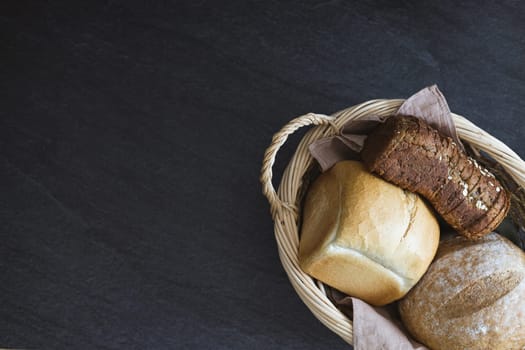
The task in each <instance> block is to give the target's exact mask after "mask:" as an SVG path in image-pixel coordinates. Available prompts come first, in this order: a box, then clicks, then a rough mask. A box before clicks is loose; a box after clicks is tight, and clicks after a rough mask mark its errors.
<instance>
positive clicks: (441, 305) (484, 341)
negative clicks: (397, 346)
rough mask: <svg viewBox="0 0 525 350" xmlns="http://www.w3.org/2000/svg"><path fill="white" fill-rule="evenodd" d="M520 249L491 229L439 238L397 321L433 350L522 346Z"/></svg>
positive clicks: (523, 262) (523, 269) (523, 264)
mask: <svg viewBox="0 0 525 350" xmlns="http://www.w3.org/2000/svg"><path fill="white" fill-rule="evenodd" d="M524 276H525V254H524V253H523V251H521V249H519V248H518V247H516V246H515V245H514V244H512V243H511V242H510V241H508V240H507V239H505V238H503V237H501V236H499V235H497V234H495V233H492V234H489V235H487V236H485V237H483V238H482V239H480V240H478V241H469V240H467V239H465V238H464V237H456V238H453V239H450V240H448V241H445V242H444V243H442V244H441V245H440V247H439V249H438V253H437V255H436V258H435V260H434V262H433V263H432V265H430V268H429V269H428V271H427V273H426V274H425V275H424V276H423V278H422V279H421V281H420V282H419V283H418V284H417V285H416V286H415V287H414V288H413V289H412V290H411V291H410V292H409V293H408V295H407V296H406V297H405V298H404V299H403V300H402V301H401V302H400V303H399V310H400V313H401V317H402V320H403V323H404V324H405V326H406V327H407V328H408V330H409V331H410V333H411V334H412V335H413V336H414V337H415V338H416V339H417V340H419V341H420V342H422V343H424V344H426V345H427V346H429V347H430V348H432V349H434V350H440V349H444V350H454V349H480V350H481V349H483V350H486V349H491V350H500V349H501V350H503V349H505V350H510V349H523V348H524V347H525V298H524V297H523V296H524V295H525V280H524Z"/></svg>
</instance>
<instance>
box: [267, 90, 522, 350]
mask: <svg viewBox="0 0 525 350" xmlns="http://www.w3.org/2000/svg"><path fill="white" fill-rule="evenodd" d="M403 102H404V100H403V99H378V100H370V101H366V102H363V103H360V104H357V105H354V106H352V107H348V108H346V109H343V110H341V111H339V112H336V113H334V114H333V115H331V116H327V115H323V114H314V113H309V114H306V115H303V116H300V117H298V118H295V119H293V120H291V121H290V122H289V123H288V124H286V125H285V126H284V127H283V128H282V129H281V130H280V131H279V132H277V133H276V134H275V135H274V136H273V138H272V142H271V144H270V146H269V147H268V149H267V150H266V152H265V155H264V160H263V167H262V170H261V182H262V185H263V193H264V194H265V195H266V197H267V198H268V201H269V203H270V207H271V212H272V217H273V220H274V223H275V224H274V231H275V237H276V240H277V247H278V251H279V257H280V260H281V263H282V265H283V267H284V269H285V271H286V273H287V275H288V278H289V280H290V282H291V284H292V286H293V287H294V289H295V291H296V292H297V294H298V295H299V297H300V298H301V300H302V301H303V302H304V303H305V304H306V306H307V307H308V308H309V309H310V311H311V312H312V313H313V314H314V315H315V317H316V318H317V319H318V320H319V321H321V322H322V323H323V324H324V325H325V326H326V327H328V328H329V329H330V330H332V331H333V332H335V333H336V334H338V335H339V336H340V337H341V338H343V340H345V341H346V342H347V343H349V344H352V343H353V339H352V337H353V328H352V321H351V320H350V319H349V318H348V317H346V316H345V315H344V314H343V313H342V312H340V311H339V310H338V309H337V308H336V307H335V306H334V305H333V303H332V302H331V301H330V300H329V299H328V297H327V295H326V292H325V289H324V286H323V284H322V283H320V282H318V281H316V280H314V279H313V278H311V277H310V276H308V275H307V274H306V273H304V272H303V271H302V270H301V268H300V267H299V264H298V246H299V232H298V230H299V227H298V223H299V213H300V210H299V200H300V197H301V191H302V190H304V189H303V178H304V175H305V174H306V173H307V171H308V170H309V169H310V167H311V165H312V164H313V158H312V157H311V156H310V153H309V151H308V146H309V145H310V144H311V143H312V142H313V141H315V140H318V139H320V138H323V137H327V136H331V135H334V134H335V133H337V132H338V130H339V129H340V128H341V127H342V126H343V125H344V124H345V123H346V122H348V121H349V120H357V119H360V118H362V117H364V116H366V115H370V114H376V115H378V116H385V117H386V116H390V115H393V114H394V113H395V112H396V111H397V110H398V109H399V107H400V106H401V104H402V103H403ZM452 117H453V119H454V122H455V124H456V129H457V132H458V135H459V137H460V138H461V139H462V140H463V141H464V142H466V143H468V144H469V145H470V147H471V148H472V149H473V150H474V151H478V152H479V151H480V150H481V151H484V152H486V153H487V154H489V155H490V156H491V157H492V158H493V159H494V160H495V161H496V162H498V163H499V164H500V165H501V166H502V167H503V168H504V169H505V170H506V172H507V173H508V174H509V175H510V176H511V177H512V179H513V180H514V181H515V182H516V184H518V185H519V186H520V187H521V188H525V162H524V161H523V160H522V159H521V158H520V157H519V156H518V155H517V154H516V153H515V152H514V151H512V150H511V149H510V148H509V147H508V146H507V145H505V144H504V143H503V142H501V141H500V140H498V139H496V138H495V137H493V136H492V135H490V134H489V133H487V132H485V131H484V130H482V129H480V128H479V127H477V126H476V125H475V124H474V123H472V122H470V121H469V120H468V119H467V118H465V117H463V116H461V115H458V114H455V113H452ZM310 125H315V127H313V128H311V129H310V130H309V131H308V132H307V133H306V134H305V135H304V136H303V138H302V139H301V141H300V143H299V145H298V146H297V149H296V151H295V153H294V155H293V156H292V158H291V160H290V162H289V163H288V166H287V167H286V169H285V171H284V173H283V176H282V179H281V182H280V185H279V188H278V190H277V191H275V189H274V188H273V185H272V166H273V164H274V162H275V157H276V155H277V153H278V151H279V148H280V147H281V146H282V145H283V144H284V143H285V142H286V140H287V138H288V136H290V135H291V134H293V133H294V132H295V131H296V130H297V129H299V128H301V127H303V126H310Z"/></svg>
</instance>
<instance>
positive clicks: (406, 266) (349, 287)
mask: <svg viewBox="0 0 525 350" xmlns="http://www.w3.org/2000/svg"><path fill="white" fill-rule="evenodd" d="M438 243H439V225H438V223H437V220H436V218H435V216H434V214H433V212H432V210H431V209H430V208H429V207H428V206H427V204H425V202H424V201H423V200H422V199H421V198H420V197H419V196H418V195H416V194H414V193H411V192H409V191H404V190H402V189H401V188H399V187H398V186H395V185H392V184H391V183H388V182H387V181H385V180H383V179H381V178H379V177H378V176H376V175H373V174H371V173H370V172H368V171H367V170H366V169H365V167H364V165H363V164H362V163H360V162H356V161H343V162H339V163H337V164H336V165H335V166H334V167H332V168H331V169H330V170H329V171H327V172H325V173H323V174H321V175H320V177H319V178H318V179H317V180H316V181H314V183H313V184H312V185H311V186H310V188H309V191H308V194H307V197H306V200H305V205H304V209H303V222H302V229H301V241H300V247H299V263H300V266H301V267H302V269H303V270H304V271H305V272H307V273H308V274H310V275H311V276H313V277H315V278H317V279H319V280H321V281H323V282H324V283H326V284H328V285H330V286H332V287H334V288H336V289H338V290H340V291H342V292H344V293H346V294H349V295H352V296H355V297H358V298H360V299H362V300H364V301H367V302H368V303H370V304H373V305H385V304H388V303H391V302H393V301H395V300H398V299H400V298H402V297H403V296H404V295H405V294H406V293H407V292H408V290H409V289H410V288H411V287H412V286H414V285H415V283H416V282H417V281H418V280H419V279H420V278H421V276H422V275H423V273H424V272H425V271H426V269H427V267H428V265H429V264H430V262H431V261H432V259H433V257H434V254H435V252H436V250H437V245H438Z"/></svg>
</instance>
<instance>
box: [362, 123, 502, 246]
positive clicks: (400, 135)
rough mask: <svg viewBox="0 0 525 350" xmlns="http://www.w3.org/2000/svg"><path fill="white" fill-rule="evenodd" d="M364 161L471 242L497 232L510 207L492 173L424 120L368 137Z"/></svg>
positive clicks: (383, 126) (379, 129) (386, 127)
mask: <svg viewBox="0 0 525 350" xmlns="http://www.w3.org/2000/svg"><path fill="white" fill-rule="evenodd" d="M361 157H362V159H363V161H364V163H365V164H366V166H367V167H368V169H369V170H370V171H372V172H374V173H377V174H378V175H380V176H381V177H383V178H384V179H386V180H387V181H390V182H392V183H394V184H396V185H398V186H400V187H402V188H404V189H407V190H409V191H412V192H416V193H419V194H420V195H422V196H423V197H425V198H426V199H428V201H429V202H430V203H431V204H432V205H433V206H434V209H436V211H437V212H438V213H439V214H440V215H441V216H442V217H443V219H444V220H445V221H447V222H448V223H449V224H450V225H451V226H452V227H453V228H454V229H456V230H457V231H458V232H459V233H460V234H462V235H464V236H465V237H467V238H470V239H476V238H480V237H482V236H484V235H486V234H488V233H490V232H492V231H493V230H494V229H495V228H496V227H497V226H498V225H499V224H500V223H501V221H502V220H503V219H504V218H505V216H506V215H507V212H508V210H509V208H510V195H509V194H508V193H507V191H506V190H505V189H504V188H503V187H502V186H501V183H500V182H499V181H498V180H497V179H496V178H495V177H494V175H493V174H492V173H491V172H490V171H488V170H487V169H485V168H483V167H481V166H480V165H479V164H478V163H477V162H476V160H474V159H472V158H470V157H468V156H467V155H466V154H465V153H464V152H463V151H462V150H461V149H460V148H459V147H458V146H457V145H456V144H455V143H454V141H453V140H452V139H451V138H449V137H446V136H444V135H442V134H440V133H439V132H438V131H437V130H435V129H434V128H432V127H431V126H429V125H428V124H426V123H425V122H424V121H423V120H421V119H419V118H416V117H412V116H394V117H390V118H389V119H388V120H387V121H386V122H385V123H383V124H381V125H380V126H378V127H377V128H376V129H375V130H374V131H372V133H371V134H370V135H369V136H368V138H367V139H366V141H365V145H364V147H363V150H362V152H361Z"/></svg>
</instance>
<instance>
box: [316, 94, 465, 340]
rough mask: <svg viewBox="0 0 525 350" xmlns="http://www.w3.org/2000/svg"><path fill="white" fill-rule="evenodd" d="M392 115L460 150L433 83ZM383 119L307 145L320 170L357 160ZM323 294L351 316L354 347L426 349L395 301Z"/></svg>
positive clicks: (349, 124) (369, 118)
mask: <svg viewBox="0 0 525 350" xmlns="http://www.w3.org/2000/svg"><path fill="white" fill-rule="evenodd" d="M396 115H412V116H415V117H418V118H421V119H423V120H425V121H426V122H427V123H428V124H430V125H431V126H433V127H434V128H436V129H438V130H439V131H440V132H441V133H443V134H444V135H447V136H450V137H451V138H453V139H454V141H455V142H456V143H457V144H458V145H459V146H460V147H461V148H462V149H463V150H464V147H463V144H462V143H461V141H460V140H459V137H458V135H457V132H456V127H455V125H454V121H453V119H452V116H451V114H450V109H449V107H448V104H447V101H446V100H445V97H444V96H443V94H442V93H441V91H439V89H438V87H437V86H436V85H432V86H429V87H426V88H424V89H422V90H421V91H419V92H417V93H416V94H414V95H413V96H411V97H410V98H408V99H407V100H406V101H405V102H404V103H403V104H402V105H401V107H400V108H399V110H398V111H397V113H396ZM386 119H387V117H386V118H381V117H378V116H376V115H369V116H366V117H365V118H363V119H360V120H355V121H349V122H347V123H346V124H345V125H344V126H343V127H342V128H341V130H340V132H339V133H338V134H337V135H335V136H332V137H328V138H324V139H320V140H318V141H316V142H314V143H312V144H311V145H310V147H309V150H310V153H311V155H312V156H313V157H314V158H315V159H316V160H317V162H318V163H319V165H320V166H321V170H322V171H326V170H328V169H329V168H331V167H332V166H333V165H334V164H335V163H337V162H338V161H341V160H348V159H353V160H359V159H360V157H359V152H360V151H361V149H362V147H363V144H364V141H365V139H366V137H367V135H368V133H370V131H371V130H372V129H373V128H374V127H376V126H377V124H378V123H382V122H384V121H385V120H386ZM327 295H328V297H329V298H330V299H331V300H332V302H333V303H334V304H335V305H336V306H337V307H338V308H339V309H340V310H341V311H342V312H343V313H345V314H346V315H347V316H348V317H352V318H353V334H354V336H353V344H354V349H355V350H370V349H384V350H425V349H427V348H426V347H424V346H423V345H421V344H418V343H416V342H415V341H413V340H412V339H410V338H409V337H408V336H407V334H408V332H407V331H406V330H405V329H404V327H403V325H402V323H401V321H400V318H399V314H398V312H397V303H393V304H390V305H386V306H384V307H372V306H370V305H368V304H367V303H365V302H363V301H361V300H360V299H357V298H353V297H350V296H347V295H345V294H342V293H340V292H338V291H337V290H335V289H332V288H327ZM427 350H428V349H427Z"/></svg>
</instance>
